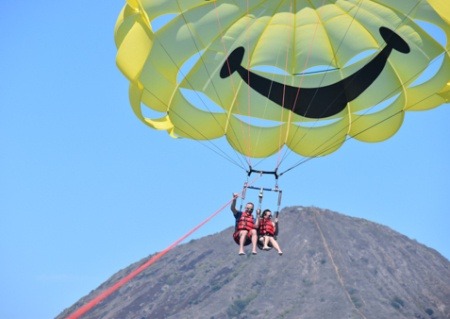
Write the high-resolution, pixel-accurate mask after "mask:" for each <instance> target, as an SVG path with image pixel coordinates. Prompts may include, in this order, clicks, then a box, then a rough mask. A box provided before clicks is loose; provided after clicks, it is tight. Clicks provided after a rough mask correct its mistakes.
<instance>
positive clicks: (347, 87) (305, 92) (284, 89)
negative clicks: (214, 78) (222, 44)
mask: <svg viewBox="0 0 450 319" xmlns="http://www.w3.org/2000/svg"><path fill="white" fill-rule="evenodd" d="M379 31H380V34H381V36H382V37H383V39H384V41H386V47H385V48H384V49H383V50H381V52H380V53H378V54H377V56H375V57H374V58H373V59H372V60H371V61H370V62H369V63H367V64H366V65H365V66H363V67H362V68H361V69H360V70H358V71H356V72H355V73H354V74H352V75H350V76H348V77H346V78H345V79H342V80H341V81H339V82H337V83H334V84H331V85H327V86H323V87H317V88H299V87H293V86H289V85H285V84H282V83H278V82H275V81H272V80H269V79H266V78H264V77H262V76H260V75H258V74H255V73H253V72H251V71H249V70H247V69H246V68H244V67H243V66H241V62H242V59H243V57H244V53H245V49H244V48H243V47H238V48H236V49H235V50H234V51H233V52H231V54H230V55H229V56H228V58H227V60H226V61H225V63H224V64H223V66H222V69H221V70H220V77H221V78H223V79H224V78H227V77H229V76H230V75H231V74H233V73H234V72H235V71H237V72H238V74H239V75H240V77H241V78H242V80H244V81H245V82H246V83H247V84H248V85H249V86H250V87H251V88H252V89H253V90H255V91H256V92H258V93H260V94H262V95H263V96H265V97H267V98H268V99H269V100H271V101H272V102H274V103H276V104H278V105H280V106H281V107H283V108H285V109H288V110H291V111H292V112H294V113H296V114H298V115H301V116H303V117H307V118H314V119H320V118H326V117H329V116H332V115H335V114H337V113H339V112H341V111H342V110H343V109H344V108H345V107H346V105H347V103H348V102H350V101H353V100H354V99H356V98H357V97H358V96H359V95H360V94H361V93H363V92H364V91H365V90H366V89H367V88H368V87H369V86H370V85H372V83H373V82H374V81H375V80H376V79H377V78H378V76H379V75H380V74H381V72H382V71H383V69H384V66H385V65H386V62H387V59H388V58H389V56H390V54H391V52H392V50H396V51H398V52H401V53H405V54H406V53H409V52H410V48H409V46H408V44H407V43H406V42H405V41H404V40H403V39H402V38H401V37H400V36H399V35H398V34H397V33H395V32H394V31H392V30H390V29H388V28H386V27H381V28H380V30H379ZM299 97H301V98H299Z"/></svg>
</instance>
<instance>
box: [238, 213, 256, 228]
mask: <svg viewBox="0 0 450 319" xmlns="http://www.w3.org/2000/svg"><path fill="white" fill-rule="evenodd" d="M254 228H255V223H254V222H253V216H252V215H251V214H247V213H246V212H243V213H242V215H241V218H239V221H238V222H237V227H236V229H237V230H248V231H250V230H252V229H254Z"/></svg>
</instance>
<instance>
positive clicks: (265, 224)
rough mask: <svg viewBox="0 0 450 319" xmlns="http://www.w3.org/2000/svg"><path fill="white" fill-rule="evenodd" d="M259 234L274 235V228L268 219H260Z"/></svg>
mask: <svg viewBox="0 0 450 319" xmlns="http://www.w3.org/2000/svg"><path fill="white" fill-rule="evenodd" d="M259 233H260V234H261V235H270V236H273V235H275V226H274V225H273V223H272V221H271V220H270V219H267V218H261V219H260V220H259Z"/></svg>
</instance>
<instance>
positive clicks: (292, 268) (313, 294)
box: [57, 207, 450, 319]
mask: <svg viewBox="0 0 450 319" xmlns="http://www.w3.org/2000/svg"><path fill="white" fill-rule="evenodd" d="M230 219H231V221H230V223H232V222H233V220H232V215H231V213H230ZM280 226H281V227H280V228H281V230H280V234H279V243H280V245H281V247H282V249H283V251H284V255H283V256H278V254H277V253H276V252H275V251H274V250H271V251H268V252H266V251H259V253H258V255H256V256H253V255H247V256H238V254H237V251H238V247H237V245H236V244H235V243H234V242H233V241H232V238H231V234H232V232H233V228H231V227H230V228H227V229H225V230H224V231H222V232H220V233H218V234H215V235H211V236H207V237H204V238H201V239H198V240H193V241H191V242H189V243H187V244H184V245H181V246H178V247H176V248H175V249H173V250H172V251H171V252H169V253H168V254H167V255H166V256H164V257H163V258H162V259H161V260H159V261H158V262H157V263H156V264H154V265H153V266H151V267H149V268H148V269H147V270H146V271H144V272H143V273H141V274H140V275H139V276H137V277H136V278H135V279H133V280H132V281H131V282H130V283H128V284H127V285H126V286H124V287H122V288H121V289H120V290H119V291H117V292H116V293H114V294H113V295H111V296H110V297H109V298H107V299H106V300H105V301H103V302H102V303H100V304H99V305H97V306H96V307H95V308H94V309H92V310H91V311H90V312H88V313H87V314H86V315H85V316H84V317H83V318H86V319H88V318H103V319H107V318H114V319H126V318H132V319H142V318H152V319H157V318H170V319H175V318H179V319H186V318H205V319H220V318H286V319H289V318H295V319H300V318H301V319H309V318H311V319H312V318H320V319H327V318H330V319H344V318H345V319H347V318H362V319H364V318H367V319H369V318H373V319H382V318H386V319H392V318H419V319H431V318H433V319H446V318H447V319H448V318H450V263H449V261H448V260H446V259H445V258H444V257H442V256H441V255H440V254H439V253H437V252H436V251H434V250H432V249H430V248H427V247H425V246H423V245H421V244H419V243H417V242H415V241H413V240H410V239H408V238H407V237H405V236H403V235H401V234H399V233H397V232H395V231H392V230H391V229H389V228H387V227H385V226H381V225H378V224H375V223H372V222H369V221H367V220H363V219H357V218H351V217H347V216H344V215H341V214H338V213H334V212H330V211H325V210H320V209H318V208H304V207H290V208H285V209H283V210H282V211H281V213H280ZM147 259H148V258H146V259H144V260H141V261H140V262H138V263H136V264H134V265H131V266H130V267H128V268H127V269H124V270H122V271H120V272H118V273H117V274H115V275H114V276H113V277H111V279H110V280H108V281H107V282H105V283H104V284H103V285H102V286H100V287H99V288H98V289H97V290H95V291H93V292H92V293H91V294H90V295H89V296H87V297H85V298H83V299H81V300H80V301H79V302H78V303H76V304H75V305H74V306H72V307H71V308H69V309H66V310H65V311H64V312H63V313H62V314H61V315H60V316H58V317H57V318H58V319H60V318H64V317H65V316H67V315H68V314H70V313H71V312H73V311H74V310H75V309H76V308H77V307H79V306H80V305H82V304H83V303H84V302H86V301H87V300H90V299H91V298H92V297H93V296H95V295H96V294H98V292H99V291H101V290H102V289H105V288H106V287H108V286H110V285H111V284H113V283H114V282H116V281H117V280H119V279H120V278H122V277H123V276H125V275H126V274H127V273H129V272H130V271H132V270H133V269H135V268H136V267H137V266H138V265H140V264H142V263H144V262H145V261H146V260H147Z"/></svg>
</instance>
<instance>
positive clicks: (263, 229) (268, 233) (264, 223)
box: [259, 209, 283, 255]
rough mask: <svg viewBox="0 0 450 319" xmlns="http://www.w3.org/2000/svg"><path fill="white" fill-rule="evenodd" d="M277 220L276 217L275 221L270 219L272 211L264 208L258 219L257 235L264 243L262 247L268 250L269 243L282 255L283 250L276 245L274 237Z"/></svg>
mask: <svg viewBox="0 0 450 319" xmlns="http://www.w3.org/2000/svg"><path fill="white" fill-rule="evenodd" d="M277 222H278V220H277V219H276V220H275V222H273V221H272V212H271V211H270V209H266V210H264V211H263V213H262V215H261V218H260V220H259V235H260V236H261V239H262V240H263V243H264V246H263V248H262V249H264V250H269V249H270V247H269V244H270V245H272V247H273V248H275V249H276V250H277V251H278V254H279V255H282V254H283V252H282V251H281V249H280V245H278V242H277V241H276V239H275V238H274V235H275V233H276V231H277Z"/></svg>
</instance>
